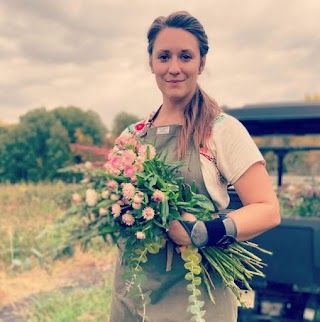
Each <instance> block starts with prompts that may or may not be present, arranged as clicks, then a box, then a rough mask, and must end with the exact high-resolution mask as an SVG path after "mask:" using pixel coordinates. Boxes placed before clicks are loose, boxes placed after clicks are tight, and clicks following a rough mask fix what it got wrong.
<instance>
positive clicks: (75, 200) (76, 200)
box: [71, 193, 82, 205]
mask: <svg viewBox="0 0 320 322" xmlns="http://www.w3.org/2000/svg"><path fill="white" fill-rule="evenodd" d="M71 200H72V203H74V204H76V205H77V204H79V203H80V202H81V200H82V198H81V196H80V195H79V194H78V193H73V194H72V197H71Z"/></svg>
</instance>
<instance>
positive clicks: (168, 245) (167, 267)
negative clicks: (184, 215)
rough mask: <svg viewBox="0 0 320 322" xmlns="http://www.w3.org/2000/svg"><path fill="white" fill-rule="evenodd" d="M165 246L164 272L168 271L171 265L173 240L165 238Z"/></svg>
mask: <svg viewBox="0 0 320 322" xmlns="http://www.w3.org/2000/svg"><path fill="white" fill-rule="evenodd" d="M166 247H167V264H166V272H170V271H171V267H172V259H173V242H172V241H171V240H167V245H166Z"/></svg>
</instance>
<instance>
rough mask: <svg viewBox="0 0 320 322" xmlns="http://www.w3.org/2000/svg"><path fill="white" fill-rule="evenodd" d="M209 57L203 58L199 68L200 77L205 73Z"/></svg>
mask: <svg viewBox="0 0 320 322" xmlns="http://www.w3.org/2000/svg"><path fill="white" fill-rule="evenodd" d="M206 58H207V56H204V57H201V60H200V66H199V75H200V74H201V73H202V72H203V70H204V66H205V65H206Z"/></svg>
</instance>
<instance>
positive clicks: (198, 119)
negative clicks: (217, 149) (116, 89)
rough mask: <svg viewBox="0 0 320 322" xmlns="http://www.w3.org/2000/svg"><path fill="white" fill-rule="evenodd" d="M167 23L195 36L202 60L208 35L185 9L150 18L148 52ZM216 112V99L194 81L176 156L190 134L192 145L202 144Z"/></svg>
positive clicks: (150, 51)
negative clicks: (193, 92)
mask: <svg viewBox="0 0 320 322" xmlns="http://www.w3.org/2000/svg"><path fill="white" fill-rule="evenodd" d="M168 27H171V28H180V29H183V30H185V31H187V32H190V33H191V34H193V35H194V36H195V37H196V38H197V40H198V44H199V50H200V57H201V63H202V59H203V57H205V56H206V54H207V53H208V50H209V46H208V37H207V35H206V33H205V31H204V28H203V26H202V24H201V23H200V22H199V21H198V20H197V19H196V18H195V17H193V16H192V15H190V14H189V13H188V12H186V11H177V12H174V13H172V14H170V15H169V16H168V17H164V16H161V17H158V18H156V19H155V20H154V21H153V23H152V25H151V26H150V28H149V31H148V34H147V37H148V53H149V55H150V56H151V55H152V51H153V46H154V42H155V40H156V38H157V36H158V34H159V32H160V31H161V30H163V29H164V28H168ZM220 112H221V109H220V107H219V105H218V104H217V102H216V101H215V100H214V99H212V98H211V97H210V96H209V95H208V94H206V93H205V92H204V91H203V90H202V89H201V88H200V86H199V85H197V89H196V92H195V94H194V95H193V97H192V99H191V101H190V103H189V104H188V106H187V107H186V109H185V111H184V116H185V117H184V123H183V124H182V130H181V132H180V136H179V144H178V158H179V159H182V158H183V157H184V156H185V154H186V152H187V148H188V143H189V141H190V139H191V138H193V142H194V144H195V147H196V149H198V148H200V147H201V146H205V144H206V139H207V136H208V132H209V129H211V127H212V124H213V121H214V119H215V117H216V115H217V114H219V113H220Z"/></svg>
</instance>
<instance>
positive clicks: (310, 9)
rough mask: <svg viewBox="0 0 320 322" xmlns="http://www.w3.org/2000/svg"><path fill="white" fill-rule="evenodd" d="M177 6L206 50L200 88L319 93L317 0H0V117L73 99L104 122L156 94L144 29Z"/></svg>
mask: <svg viewBox="0 0 320 322" xmlns="http://www.w3.org/2000/svg"><path fill="white" fill-rule="evenodd" d="M175 10H187V11H189V12H190V13H192V14H193V15H194V16H196V17H197V18H198V19H199V20H200V21H201V22H202V24H203V25H204V27H205V29H206V31H207V34H208V36H209V45H210V50H209V53H208V57H207V65H206V70H205V72H204V73H203V74H202V75H201V78H200V81H199V82H200V84H201V85H202V87H203V88H204V89H205V90H206V91H207V92H208V93H209V94H210V95H211V96H213V97H215V98H216V100H217V101H218V102H219V103H220V104H221V105H228V106H230V107H238V106H242V105H245V104H250V103H259V102H275V101H297V100H303V99H304V95H305V94H306V93H311V94H313V93H319V92H320V22H319V13H320V1H319V0H305V1H302V0H258V1H257V0H241V1H240V0H161V1H152V0H132V1H127V0H55V1H52V0H5V1H1V2H0V120H3V121H5V122H9V123H15V122H18V120H19V116H21V115H23V114H25V113H26V112H27V111H28V110H31V109H34V108H37V107H46V108H47V109H52V108H55V107H57V106H70V105H73V106H79V107H81V108H83V109H85V110H88V109H91V110H94V111H96V112H97V113H99V115H100V116H101V118H102V120H103V121H104V122H105V124H106V125H107V127H108V128H109V129H110V128H111V127H112V122H113V119H114V116H115V115H116V114H117V113H119V112H121V111H127V112H129V113H132V114H135V115H137V116H144V115H146V114H148V113H149V112H150V111H153V110H154V109H156V108H157V107H158V105H159V104H160V103H161V96H160V93H159V91H158V89H157V87H156V84H155V81H154V79H153V75H152V74H151V73H150V71H149V68H148V57H147V53H146V46H147V41H146V32H147V30H148V28H149V26H150V24H151V23H152V21H153V20H154V18H156V17H157V16H159V15H168V14H170V13H171V12H172V11H175Z"/></svg>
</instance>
